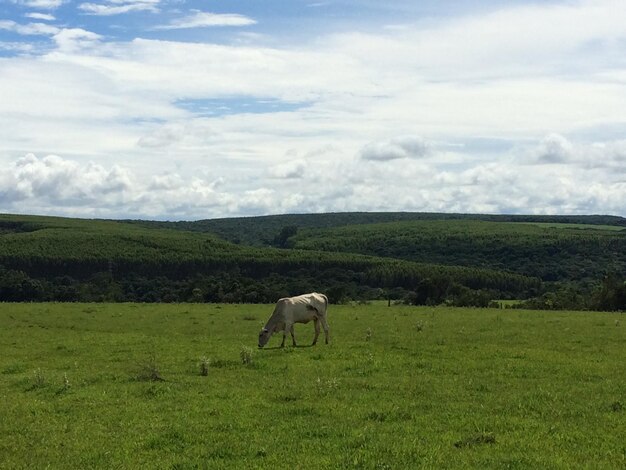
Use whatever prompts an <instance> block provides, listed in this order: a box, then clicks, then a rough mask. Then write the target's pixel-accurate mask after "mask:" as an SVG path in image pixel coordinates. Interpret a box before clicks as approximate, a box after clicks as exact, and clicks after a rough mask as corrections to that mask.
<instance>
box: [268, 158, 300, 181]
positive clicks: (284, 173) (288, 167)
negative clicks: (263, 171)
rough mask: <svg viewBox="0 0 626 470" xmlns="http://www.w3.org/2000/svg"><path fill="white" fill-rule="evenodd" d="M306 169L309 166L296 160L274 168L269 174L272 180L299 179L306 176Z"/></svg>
mask: <svg viewBox="0 0 626 470" xmlns="http://www.w3.org/2000/svg"><path fill="white" fill-rule="evenodd" d="M306 168H307V165H306V162H305V161H304V160H302V159H295V160H289V161H287V162H284V163H279V164H278V165H274V166H272V167H271V168H270V169H269V170H268V174H269V176H270V177H271V178H277V179H297V178H303V177H304V176H305V174H306V173H305V171H306Z"/></svg>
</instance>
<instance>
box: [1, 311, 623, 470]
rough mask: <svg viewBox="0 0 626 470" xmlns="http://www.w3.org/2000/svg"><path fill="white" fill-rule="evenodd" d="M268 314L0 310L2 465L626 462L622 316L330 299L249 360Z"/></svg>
mask: <svg viewBox="0 0 626 470" xmlns="http://www.w3.org/2000/svg"><path fill="white" fill-rule="evenodd" d="M271 310H272V308H271V306H268V305H260V306H236V305H222V306H218V305H145V304H144V305H135V304H0V395H1V397H0V435H2V439H0V467H2V468H45V467H49V468H69V467H72V468H141V467H143V468H278V467H281V468H420V467H422V468H611V469H614V468H624V466H625V465H626V444H625V443H624V439H623V437H624V435H623V431H624V429H625V423H626V409H625V408H626V406H625V405H626V394H625V393H626V391H625V388H624V384H625V382H626V376H625V374H626V369H625V368H624V363H623V359H624V357H626V318H624V317H623V315H620V314H608V313H592V312H588V313H572V312H558V313H547V312H535V311H517V310H497V309H496V310H476V309H448V308H414V307H404V306H393V307H390V308H388V307H386V306H385V305H380V304H374V305H366V306H363V305H355V306H335V305H332V306H331V307H330V309H329V322H330V325H331V344H330V345H328V346H326V345H324V344H321V345H320V344H318V346H316V347H297V348H291V347H287V348H285V349H278V348H275V347H276V346H277V345H278V344H279V343H280V338H276V337H275V338H272V340H271V341H270V344H269V348H268V349H264V350H257V349H256V336H257V333H258V330H259V328H260V327H261V326H262V324H263V323H264V322H265V320H266V319H267V317H269V315H270V313H271ZM312 330H313V327H312V325H310V324H309V325H297V327H296V335H297V338H298V339H299V342H300V344H302V345H305V344H307V343H309V342H310V341H311V340H312V336H313V331H312ZM288 343H290V341H289V342H288ZM244 359H245V360H244ZM203 366H207V369H206V375H203V373H202V370H203Z"/></svg>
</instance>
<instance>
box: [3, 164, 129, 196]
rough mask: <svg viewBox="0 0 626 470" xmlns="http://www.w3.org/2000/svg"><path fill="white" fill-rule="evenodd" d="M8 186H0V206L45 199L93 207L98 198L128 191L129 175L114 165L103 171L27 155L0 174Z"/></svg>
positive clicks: (88, 166) (93, 167)
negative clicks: (1, 199)
mask: <svg viewBox="0 0 626 470" xmlns="http://www.w3.org/2000/svg"><path fill="white" fill-rule="evenodd" d="M0 174H1V178H2V179H1V180H0V181H3V182H4V184H5V185H6V184H7V182H9V183H12V185H13V188H14V190H13V191H12V192H11V188H10V187H6V186H5V187H0V194H3V195H4V198H3V201H2V202H4V203H10V202H17V201H22V200H26V199H30V200H41V199H43V200H47V201H48V203H51V204H57V203H61V204H68V205H79V206H80V205H84V204H93V203H94V202H95V201H97V200H98V197H99V196H102V195H108V194H111V193H123V192H124V191H128V190H130V189H131V188H132V185H133V184H132V176H131V175H130V173H129V172H128V171H127V170H125V169H123V168H121V167H119V166H117V165H114V166H113V167H112V168H111V169H110V170H106V169H105V168H103V167H102V166H100V165H96V164H88V165H79V164H78V163H77V162H75V161H72V160H66V159H63V158H61V157H58V156H56V155H48V156H46V157H43V158H37V157H36V156H35V155H34V154H28V155H26V156H24V157H22V158H19V159H18V160H17V161H15V162H13V164H11V165H9V167H8V168H6V169H5V170H4V171H2V172H0Z"/></svg>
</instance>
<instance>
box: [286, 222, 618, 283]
mask: <svg viewBox="0 0 626 470" xmlns="http://www.w3.org/2000/svg"><path fill="white" fill-rule="evenodd" d="M290 242H291V243H290V245H291V246H293V247H295V248H299V249H307V250H324V251H330V252H347V253H361V254H368V255H375V256H385V257H391V258H398V259H404V260H410V261H416V262H422V263H437V264H444V265H451V266H475V267H485V268H490V269H498V270H507V271H514V272H517V273H519V274H524V275H527V276H534V277H539V278H541V279H542V280H544V281H561V282H563V281H591V280H597V279H601V278H602V276H604V275H605V274H606V273H607V272H617V273H620V274H623V275H626V229H624V228H622V227H620V226H594V225H571V224H554V223H553V224H542V223H511V222H487V221H481V220H428V221H426V220H422V221H405V222H393V223H384V224H366V225H350V226H345V227H337V228H329V229H307V230H302V231H300V232H299V233H298V234H297V236H295V237H292V238H291V239H290Z"/></svg>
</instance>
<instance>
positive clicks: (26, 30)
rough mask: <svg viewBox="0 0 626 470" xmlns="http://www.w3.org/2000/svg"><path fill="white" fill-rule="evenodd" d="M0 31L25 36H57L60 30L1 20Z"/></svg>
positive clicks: (46, 25) (38, 24) (43, 24)
mask: <svg viewBox="0 0 626 470" xmlns="http://www.w3.org/2000/svg"><path fill="white" fill-rule="evenodd" d="M0 29H4V30H5V31H12V32H14V33H17V34H21V35H25V36H30V35H32V36H37V35H44V36H45V35H53V34H57V33H58V32H59V31H60V29H59V28H57V27H56V26H50V25H48V24H45V23H28V24H19V23H16V22H15V21H11V20H1V21H0Z"/></svg>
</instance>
